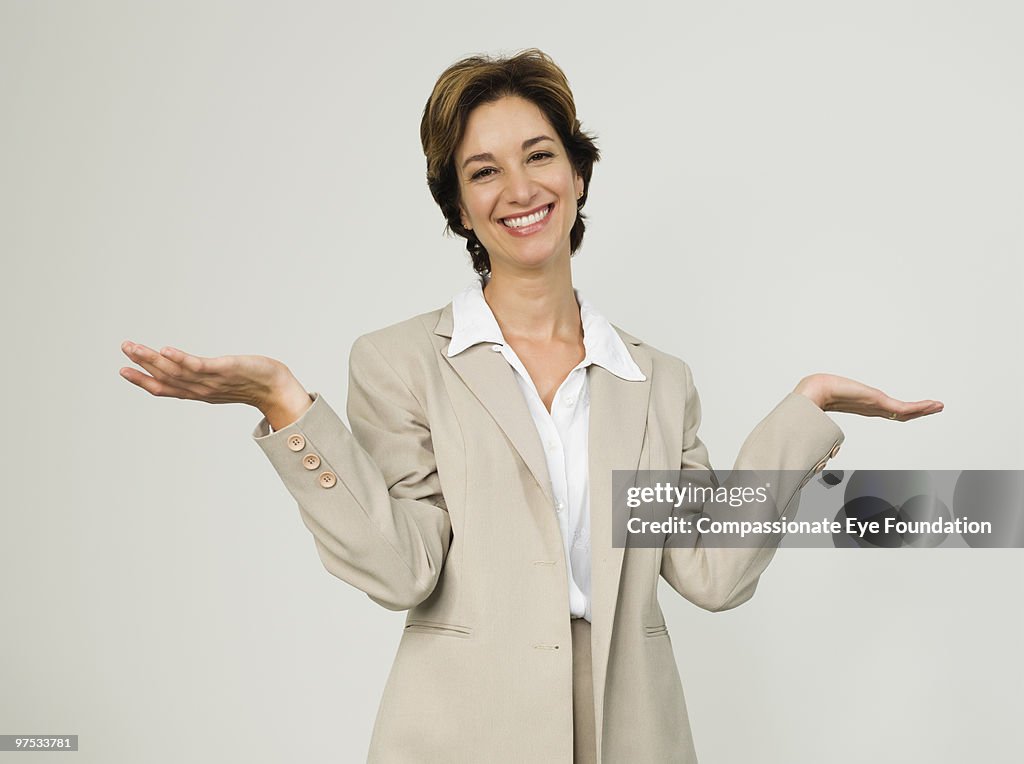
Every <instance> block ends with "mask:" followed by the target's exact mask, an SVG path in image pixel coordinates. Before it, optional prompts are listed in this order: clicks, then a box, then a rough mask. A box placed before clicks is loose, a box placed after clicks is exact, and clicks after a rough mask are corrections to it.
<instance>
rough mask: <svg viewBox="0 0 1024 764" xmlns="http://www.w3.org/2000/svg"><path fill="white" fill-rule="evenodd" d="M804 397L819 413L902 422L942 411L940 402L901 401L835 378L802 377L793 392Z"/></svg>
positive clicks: (849, 380) (872, 389)
mask: <svg viewBox="0 0 1024 764" xmlns="http://www.w3.org/2000/svg"><path fill="white" fill-rule="evenodd" d="M793 392H794V393H800V394H801V395H806V396H807V397H808V398H810V399H811V400H812V401H814V402H815V403H816V404H817V405H818V407H819V408H820V409H821V410H822V411H844V412H846V413H847V414H860V415H861V416H878V417H883V418H884V419H894V420H896V421H899V422H906V421H907V420H909V419H917V418H918V417H921V416H927V415H928V414H937V413H938V412H940V411H942V409H943V405H942V402H941V401H932V400H926V401H912V402H910V401H901V400H897V399H896V398H892V397H890V396H888V395H886V394H885V393H883V392H882V391H881V390H879V389H878V388H875V387H868V386H867V385H865V384H864V383H862V382H858V381H857V380H855V379H847V378H846V377H837V376H836V375H835V374H812V375H810V376H809V377H804V378H803V379H801V380H800V383H799V384H798V385H797V386H796V387H795V388H794V389H793Z"/></svg>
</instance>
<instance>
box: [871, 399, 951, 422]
mask: <svg viewBox="0 0 1024 764" xmlns="http://www.w3.org/2000/svg"><path fill="white" fill-rule="evenodd" d="M889 401H891V403H889V404H888V405H886V406H885V409H886V411H888V418H889V419H893V420H895V421H897V422H907V421H909V420H911V419H917V418H918V417H922V416H928V415H929V414H937V413H939V412H940V411H942V409H943V408H945V407H944V406H943V404H942V402H941V401H933V400H924V401H913V402H907V401H898V400H896V399H894V398H890V399H889ZM879 416H885V414H880V415H879Z"/></svg>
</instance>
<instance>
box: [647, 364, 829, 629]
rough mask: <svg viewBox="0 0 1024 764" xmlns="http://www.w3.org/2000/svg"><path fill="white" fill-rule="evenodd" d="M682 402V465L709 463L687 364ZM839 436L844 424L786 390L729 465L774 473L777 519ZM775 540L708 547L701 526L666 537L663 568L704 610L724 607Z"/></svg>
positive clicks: (739, 599)
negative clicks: (755, 544) (699, 530)
mask: <svg viewBox="0 0 1024 764" xmlns="http://www.w3.org/2000/svg"><path fill="white" fill-rule="evenodd" d="M683 366H684V367H685V368H684V370H685V377H686V389H687V392H686V407H685V414H684V422H683V451H682V469H684V470H687V469H698V470H710V469H711V464H710V461H709V459H708V452H707V448H706V447H705V445H704V443H703V442H702V441H701V439H700V437H699V436H698V435H697V430H698V428H699V427H700V421H701V408H700V397H699V396H698V394H697V389H696V387H695V386H694V384H693V375H692V373H691V371H690V368H689V366H688V365H686V364H685V363H684V364H683ZM843 440H844V435H843V431H842V430H841V429H839V427H838V425H836V424H835V422H833V421H832V419H830V418H829V417H828V416H827V415H826V414H825V412H823V411H822V410H821V409H820V408H818V406H816V405H815V404H814V402H813V401H811V400H810V399H809V398H807V397H806V396H804V395H801V394H799V393H790V394H789V395H787V396H786V397H785V398H783V399H782V401H781V402H780V403H779V404H778V405H777V406H776V407H775V408H774V409H773V410H772V411H771V413H769V414H768V416H766V417H765V418H764V419H762V420H761V422H760V423H758V425H757V426H756V427H755V428H754V430H753V431H752V432H751V433H750V435H748V436H747V438H746V440H745V441H744V443H743V445H742V447H741V448H740V452H739V454H738V455H737V458H736V463H735V466H734V467H733V470H758V471H761V472H768V473H770V474H771V475H772V478H773V480H772V482H773V483H774V485H773V487H772V490H771V496H772V498H773V500H774V502H773V503H772V506H771V509H770V511H772V513H773V514H772V517H770V518H766V519H777V518H778V517H781V516H783V515H786V514H787V512H788V511H791V510H792V508H793V507H792V505H793V503H794V501H795V500H797V497H798V494H799V492H800V489H801V488H802V487H803V486H804V484H805V483H806V482H807V481H808V480H809V479H810V478H811V477H813V475H814V474H815V472H820V471H821V470H822V469H823V468H824V466H825V464H826V463H827V461H828V459H830V458H831V457H832V456H834V455H835V453H836V452H837V451H838V449H839V446H840V444H841V443H842V442H843ZM777 543H778V539H776V540H775V542H774V543H770V542H769V543H766V544H765V545H763V546H760V547H750V548H725V547H709V546H706V545H705V544H704V543H703V540H702V539H701V537H700V534H699V533H687V534H685V535H684V536H683V537H682V538H681V539H680V538H678V537H672V536H669V537H668V538H667V540H666V544H665V548H664V550H663V554H662V562H661V575H662V576H663V577H664V578H665V580H666V581H668V583H669V584H670V585H671V586H672V588H673V589H675V590H676V591H677V592H679V593H680V594H681V595H683V596H684V597H686V598H687V599H688V600H690V601H691V602H693V603H694V604H696V605H698V606H700V607H702V608H704V609H705V610H710V611H720V610H728V609H730V608H734V607H736V606H737V605H741V604H743V603H744V602H746V601H747V600H749V599H750V598H751V597H752V596H753V595H754V590H755V589H756V588H757V583H758V580H759V579H760V576H761V574H762V573H763V572H764V570H765V568H766V567H767V566H768V563H769V562H771V559H772V557H773V556H774V555H775V550H776V548H777Z"/></svg>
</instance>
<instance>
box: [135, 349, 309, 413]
mask: <svg viewBox="0 0 1024 764" xmlns="http://www.w3.org/2000/svg"><path fill="white" fill-rule="evenodd" d="M121 350H122V351H123V352H124V354H125V355H126V356H128V358H130V359H131V360H132V361H134V362H135V363H137V364H138V365H139V366H141V367H142V368H143V369H145V370H146V371H148V372H149V375H146V374H143V373H142V372H140V371H139V370H137V369H132V368H130V367H122V368H121V370H120V371H121V376H122V377H124V378H125V379H127V380H128V381H129V382H131V383H132V384H133V385H136V386H137V387H141V388H142V389H143V390H145V391H147V392H148V393H150V394H151V395H155V396H157V397H161V398H182V399H185V400H194V401H203V402H205V403H245V404H248V405H250V406H254V407H256V408H257V409H259V410H260V411H261V412H263V415H264V416H266V417H267V419H268V421H269V422H270V425H271V427H273V428H274V429H275V430H280V429H281V428H282V427H286V426H287V425H288V424H290V423H291V422H294V421H295V420H296V419H298V418H299V417H300V416H301V415H302V413H303V412H304V411H305V410H306V409H308V408H309V406H310V405H311V404H312V401H311V400H310V398H309V394H308V393H307V392H306V390H305V388H303V386H302V385H301V384H300V383H299V381H298V380H297V379H296V378H295V376H294V375H293V374H292V373H291V370H290V369H289V368H288V367H287V366H285V365H284V364H283V363H281V362H280V361H277V360H275V359H273V358H268V357H266V356H261V355H225V356H219V357H217V358H203V357H201V356H196V355H191V354H189V353H186V352H184V351H183V350H178V349H177V348H172V347H165V348H163V349H162V350H161V351H160V352H157V351H155V350H153V349H151V348H148V347H146V346H145V345H140V344H138V343H135V342H129V341H125V342H123V343H122V344H121Z"/></svg>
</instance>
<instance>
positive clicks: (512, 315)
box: [484, 263, 583, 342]
mask: <svg viewBox="0 0 1024 764" xmlns="http://www.w3.org/2000/svg"><path fill="white" fill-rule="evenodd" d="M484 300H486V301H487V305H488V306H489V307H490V309H491V312H492V313H494V318H495V319H496V320H497V322H498V326H499V327H500V328H501V333H502V335H503V336H504V337H505V339H507V340H509V341H515V340H523V341H526V342H551V341H558V342H579V341H581V338H582V337H583V325H582V323H581V321H580V306H579V304H578V303H577V302H576V295H575V294H574V293H573V287H572V270H571V269H570V268H569V267H568V263H567V264H566V267H565V268H560V269H557V270H552V271H547V272H543V273H541V272H533V273H530V272H519V273H508V272H504V271H497V272H492V273H491V278H490V280H489V281H488V282H487V284H486V286H485V288H484Z"/></svg>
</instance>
